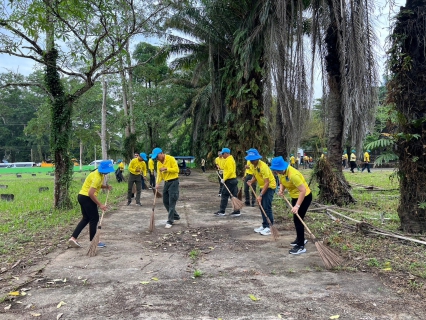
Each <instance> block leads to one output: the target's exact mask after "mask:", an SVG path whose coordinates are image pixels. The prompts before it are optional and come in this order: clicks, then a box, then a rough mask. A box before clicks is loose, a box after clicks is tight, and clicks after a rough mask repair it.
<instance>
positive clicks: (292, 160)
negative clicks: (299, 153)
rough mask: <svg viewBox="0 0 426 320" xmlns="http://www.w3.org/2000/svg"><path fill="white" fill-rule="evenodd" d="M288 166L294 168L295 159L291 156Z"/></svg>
mask: <svg viewBox="0 0 426 320" xmlns="http://www.w3.org/2000/svg"><path fill="white" fill-rule="evenodd" d="M290 165H291V166H292V167H293V168H294V167H295V166H296V158H295V157H294V155H293V154H291V155H290Z"/></svg>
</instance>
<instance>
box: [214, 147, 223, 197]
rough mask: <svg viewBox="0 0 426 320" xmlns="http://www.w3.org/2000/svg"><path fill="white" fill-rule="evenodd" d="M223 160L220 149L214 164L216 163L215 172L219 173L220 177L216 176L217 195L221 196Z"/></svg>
mask: <svg viewBox="0 0 426 320" xmlns="http://www.w3.org/2000/svg"><path fill="white" fill-rule="evenodd" d="M224 161H225V159H223V155H222V151H219V152H218V154H217V158H216V159H214V164H215V165H216V169H217V172H218V173H219V176H220V178H219V177H217V178H218V180H219V193H218V197H221V196H222V189H223V186H222V183H221V182H220V181H221V180H222V179H223V163H224Z"/></svg>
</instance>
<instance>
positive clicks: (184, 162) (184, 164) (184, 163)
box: [182, 159, 186, 170]
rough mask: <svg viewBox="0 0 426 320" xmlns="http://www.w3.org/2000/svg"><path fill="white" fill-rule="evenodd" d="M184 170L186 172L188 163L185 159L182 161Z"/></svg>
mask: <svg viewBox="0 0 426 320" xmlns="http://www.w3.org/2000/svg"><path fill="white" fill-rule="evenodd" d="M182 169H184V170H185V169H186V161H185V159H183V160H182Z"/></svg>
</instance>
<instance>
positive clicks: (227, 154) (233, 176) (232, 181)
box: [215, 148, 241, 217]
mask: <svg viewBox="0 0 426 320" xmlns="http://www.w3.org/2000/svg"><path fill="white" fill-rule="evenodd" d="M221 154H222V158H223V159H224V161H223V162H222V163H221V168H222V170H223V178H222V179H221V181H220V182H221V183H222V184H224V185H226V187H228V189H229V191H231V194H232V196H234V197H236V196H237V194H238V180H237V165H236V163H235V160H234V157H233V156H231V150H230V149H229V148H223V149H222V151H221ZM226 187H223V189H222V195H221V198H220V209H219V211H218V212H215V215H216V216H224V215H225V210H226V206H227V205H228V198H229V197H230V196H231V195H230V194H229V192H228V189H227V188H226ZM230 215H231V216H233V217H239V216H240V215H241V213H240V210H238V211H233V212H231V214H230Z"/></svg>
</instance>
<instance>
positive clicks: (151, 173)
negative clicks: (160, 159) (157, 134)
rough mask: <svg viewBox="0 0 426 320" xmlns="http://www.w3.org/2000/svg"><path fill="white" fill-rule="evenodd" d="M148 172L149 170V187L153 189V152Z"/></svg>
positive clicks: (150, 156) (150, 155)
mask: <svg viewBox="0 0 426 320" xmlns="http://www.w3.org/2000/svg"><path fill="white" fill-rule="evenodd" d="M148 172H149V184H150V186H149V189H152V188H153V187H155V163H154V160H152V154H151V153H150V154H149V160H148Z"/></svg>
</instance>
